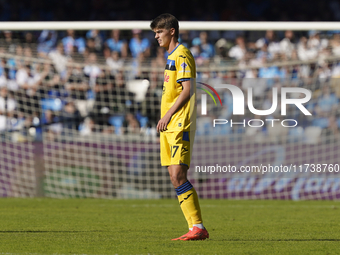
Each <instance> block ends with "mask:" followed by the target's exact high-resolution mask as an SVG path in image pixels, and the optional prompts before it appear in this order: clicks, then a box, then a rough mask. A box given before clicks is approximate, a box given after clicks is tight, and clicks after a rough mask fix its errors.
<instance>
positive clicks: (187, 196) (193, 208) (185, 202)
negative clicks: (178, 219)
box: [176, 181, 202, 228]
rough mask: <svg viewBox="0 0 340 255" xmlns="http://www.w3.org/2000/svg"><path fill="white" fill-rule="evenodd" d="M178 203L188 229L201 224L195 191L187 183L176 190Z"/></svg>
mask: <svg viewBox="0 0 340 255" xmlns="http://www.w3.org/2000/svg"><path fill="white" fill-rule="evenodd" d="M176 192H177V196H178V201H179V204H180V206H181V209H182V211H183V214H184V216H185V218H186V220H187V222H188V225H189V228H192V227H193V225H194V224H202V215H201V208H200V205H199V202H198V196H197V193H196V190H195V189H194V187H193V186H192V185H191V183H190V182H189V181H187V182H186V183H184V184H182V185H181V186H179V187H178V188H176Z"/></svg>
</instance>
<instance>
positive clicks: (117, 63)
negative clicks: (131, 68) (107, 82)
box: [106, 51, 124, 75]
mask: <svg viewBox="0 0 340 255" xmlns="http://www.w3.org/2000/svg"><path fill="white" fill-rule="evenodd" d="M106 64H107V65H108V66H109V67H110V69H111V74H112V75H116V74H117V72H118V71H119V70H120V69H122V67H123V65H124V61H123V59H121V58H119V53H118V51H112V53H111V56H110V57H108V58H107V59H106Z"/></svg>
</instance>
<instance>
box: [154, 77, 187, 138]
mask: <svg viewBox="0 0 340 255" xmlns="http://www.w3.org/2000/svg"><path fill="white" fill-rule="evenodd" d="M182 87H183V90H182V92H181V94H179V96H178V98H177V100H176V102H175V103H174V104H173V106H172V107H171V108H170V109H169V111H167V113H166V114H165V115H164V116H163V118H162V119H161V120H160V121H159V122H158V124H157V132H162V131H165V130H167V126H168V124H169V122H170V120H171V117H172V115H174V114H175V113H176V112H177V111H178V110H180V109H181V108H182V107H183V106H184V105H185V104H186V103H187V102H188V101H189V100H190V87H191V81H190V80H186V81H183V82H182Z"/></svg>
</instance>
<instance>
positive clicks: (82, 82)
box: [65, 66, 94, 117]
mask: <svg viewBox="0 0 340 255" xmlns="http://www.w3.org/2000/svg"><path fill="white" fill-rule="evenodd" d="M65 87H66V89H67V90H68V91H69V94H70V97H71V98H72V99H73V100H75V105H76V107H77V109H78V110H79V112H80V114H81V116H83V117H85V116H87V115H88V113H89V111H90V110H91V109H92V107H93V103H94V102H93V101H91V100H87V92H88V91H89V89H90V86H89V80H88V77H86V76H85V74H84V72H83V71H82V68H81V67H80V66H75V67H73V68H72V69H70V71H69V74H68V78H67V82H66V84H65Z"/></svg>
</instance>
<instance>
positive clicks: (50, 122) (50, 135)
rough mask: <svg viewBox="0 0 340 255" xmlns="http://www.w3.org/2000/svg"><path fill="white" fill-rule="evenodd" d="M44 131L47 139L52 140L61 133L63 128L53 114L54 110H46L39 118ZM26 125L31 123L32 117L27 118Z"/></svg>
mask: <svg viewBox="0 0 340 255" xmlns="http://www.w3.org/2000/svg"><path fill="white" fill-rule="evenodd" d="M41 122H42V124H43V126H44V128H45V132H46V138H47V140H50V141H53V140H55V138H56V136H57V135H59V134H61V132H62V130H63V126H62V124H61V123H60V121H59V119H58V118H57V117H56V116H55V114H54V112H53V111H51V110H46V111H45V112H44V114H43V116H42V120H41ZM27 125H32V119H31V118H28V119H27V124H26V126H27Z"/></svg>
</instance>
